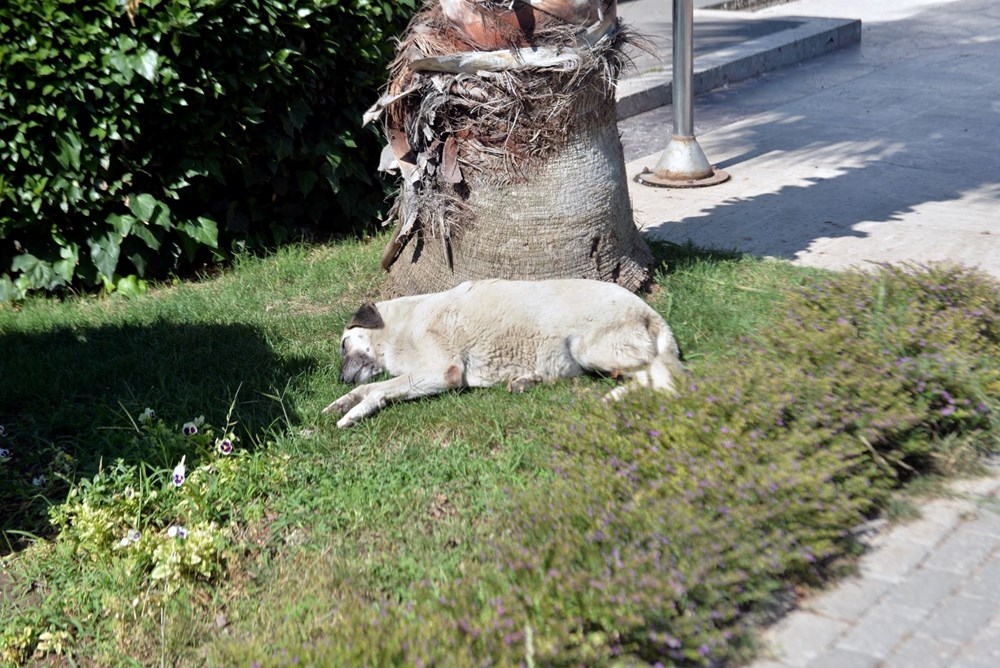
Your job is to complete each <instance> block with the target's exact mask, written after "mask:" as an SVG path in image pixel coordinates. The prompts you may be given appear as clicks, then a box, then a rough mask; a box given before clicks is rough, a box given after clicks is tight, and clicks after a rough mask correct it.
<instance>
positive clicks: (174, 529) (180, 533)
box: [167, 524, 188, 538]
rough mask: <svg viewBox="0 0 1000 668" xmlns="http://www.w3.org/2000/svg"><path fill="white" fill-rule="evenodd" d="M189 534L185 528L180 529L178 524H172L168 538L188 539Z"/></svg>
mask: <svg viewBox="0 0 1000 668" xmlns="http://www.w3.org/2000/svg"><path fill="white" fill-rule="evenodd" d="M187 535H188V532H187V529H185V528H184V527H179V526H177V525H176V524H172V525H171V526H170V528H169V529H167V536H168V537H170V538H187Z"/></svg>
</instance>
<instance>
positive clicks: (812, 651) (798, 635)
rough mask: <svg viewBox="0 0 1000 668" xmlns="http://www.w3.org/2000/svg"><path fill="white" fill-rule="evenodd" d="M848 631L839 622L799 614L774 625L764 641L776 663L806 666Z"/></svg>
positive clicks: (812, 615) (814, 615)
mask: <svg viewBox="0 0 1000 668" xmlns="http://www.w3.org/2000/svg"><path fill="white" fill-rule="evenodd" d="M847 628H848V625H847V624H846V623H844V622H842V621H839V620H836V619H829V618H827V617H821V616H820V615H816V614H813V613H811V612H805V611H798V612H795V613H793V614H792V615H790V616H788V617H786V618H785V619H784V620H782V621H781V622H779V623H778V624H777V625H776V626H774V627H773V628H772V629H771V630H770V631H769V632H768V633H766V634H765V638H766V639H767V640H768V641H769V643H770V645H771V652H770V654H771V655H772V657H773V658H774V659H775V660H777V661H779V662H781V663H785V664H788V665H789V666H807V665H809V663H810V662H811V661H813V660H815V659H816V657H818V656H819V655H820V654H822V653H823V651H824V650H825V649H826V648H827V647H828V646H829V645H830V644H831V643H832V642H833V641H834V639H835V638H836V637H837V636H839V635H840V634H841V633H843V632H844V631H845V630H846V629H847Z"/></svg>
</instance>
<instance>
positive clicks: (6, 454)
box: [0, 448, 10, 459]
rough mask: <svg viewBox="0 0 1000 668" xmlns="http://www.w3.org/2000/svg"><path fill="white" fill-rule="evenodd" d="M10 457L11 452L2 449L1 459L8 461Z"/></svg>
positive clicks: (0, 452)
mask: <svg viewBox="0 0 1000 668" xmlns="http://www.w3.org/2000/svg"><path fill="white" fill-rule="evenodd" d="M9 457H10V450H8V449H6V448H0V459H8V458H9Z"/></svg>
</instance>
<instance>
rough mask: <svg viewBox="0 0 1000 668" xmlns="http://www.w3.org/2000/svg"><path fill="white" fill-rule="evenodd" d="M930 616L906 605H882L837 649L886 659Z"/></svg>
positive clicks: (866, 617)
mask: <svg viewBox="0 0 1000 668" xmlns="http://www.w3.org/2000/svg"><path fill="white" fill-rule="evenodd" d="M926 615H927V613H926V612H925V611H923V610H918V609H916V608H910V607H907V606H905V605H897V604H893V603H885V602H883V603H879V604H878V605H877V606H875V607H874V608H872V610H870V611H869V612H868V613H867V614H866V615H865V616H864V617H862V618H861V619H860V620H859V621H858V623H857V624H855V625H854V627H853V628H851V630H850V631H849V632H848V633H847V634H845V635H844V637H843V638H841V639H840V640H838V641H837V643H836V645H835V647H836V648H837V649H846V650H850V651H853V652H859V653H861V654H869V655H871V656H875V657H878V658H882V659H884V658H886V657H888V656H889V655H890V654H891V653H892V650H893V648H895V647H896V645H898V644H899V643H900V642H901V641H902V640H903V639H904V638H905V637H906V636H907V635H908V634H910V633H911V632H912V631H913V630H915V629H916V627H917V626H918V624H920V622H921V620H923V619H924V617H926Z"/></svg>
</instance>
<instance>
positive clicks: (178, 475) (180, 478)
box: [172, 455, 187, 487]
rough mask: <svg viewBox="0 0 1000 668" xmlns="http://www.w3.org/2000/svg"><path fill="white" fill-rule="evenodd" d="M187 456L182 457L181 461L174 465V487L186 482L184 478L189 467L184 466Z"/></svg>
mask: <svg viewBox="0 0 1000 668" xmlns="http://www.w3.org/2000/svg"><path fill="white" fill-rule="evenodd" d="M185 458H186V455H185V456H184V457H181V463H180V464H178V465H177V466H175V467H174V475H173V478H172V480H173V483H174V487H180V486H181V485H183V484H184V478H185V476H186V474H187V469H186V468H184V459H185Z"/></svg>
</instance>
